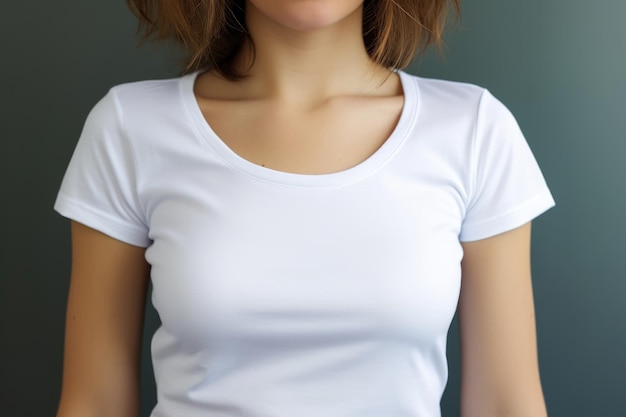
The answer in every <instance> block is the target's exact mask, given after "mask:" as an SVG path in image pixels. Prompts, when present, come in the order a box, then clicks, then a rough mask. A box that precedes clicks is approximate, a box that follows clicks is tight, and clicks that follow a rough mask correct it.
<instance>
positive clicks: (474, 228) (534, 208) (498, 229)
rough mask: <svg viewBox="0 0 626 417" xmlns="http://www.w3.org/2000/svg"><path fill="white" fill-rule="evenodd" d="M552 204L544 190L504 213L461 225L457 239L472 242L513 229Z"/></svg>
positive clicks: (549, 196)
mask: <svg viewBox="0 0 626 417" xmlns="http://www.w3.org/2000/svg"><path fill="white" fill-rule="evenodd" d="M554 205H555V202H554V199H553V198H552V195H551V194H550V192H547V191H546V192H544V193H541V194H538V195H536V196H535V197H533V198H532V199H530V200H528V201H526V202H525V203H523V204H521V205H519V206H517V207H516V208H514V209H513V210H510V211H509V212H507V213H505V214H504V215H501V216H498V217H495V218H491V219H486V220H482V221H479V222H475V223H472V224H465V225H463V230H462V232H461V234H460V235H459V241H461V242H472V241H475V240H481V239H486V238H489V237H492V236H495V235H498V234H500V233H504V232H507V231H509V230H512V229H515V228H516V227H520V226H522V225H523V224H525V223H527V222H529V221H531V220H533V219H534V218H536V217H537V216H539V215H540V214H542V213H544V212H545V211H547V210H548V209H550V208H552V207H554Z"/></svg>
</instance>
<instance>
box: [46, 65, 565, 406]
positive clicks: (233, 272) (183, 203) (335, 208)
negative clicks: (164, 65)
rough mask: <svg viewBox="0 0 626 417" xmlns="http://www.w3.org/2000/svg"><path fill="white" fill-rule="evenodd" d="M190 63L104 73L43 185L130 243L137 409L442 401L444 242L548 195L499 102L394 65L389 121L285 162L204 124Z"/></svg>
mask: <svg viewBox="0 0 626 417" xmlns="http://www.w3.org/2000/svg"><path fill="white" fill-rule="evenodd" d="M197 74H198V73H193V74H189V75H186V76H184V77H181V78H176V79H170V80H158V81H144V82H137V83H129V84H124V85H120V86H117V87H115V88H113V89H111V90H110V92H109V93H108V94H107V95H106V96H105V97H104V98H103V99H102V100H101V101H100V102H99V103H98V104H97V105H96V106H95V108H94V109H93V110H92V112H91V113H90V115H89V117H88V118H87V121H86V123H85V127H84V130H83V133H82V135H81V137H80V140H79V142H78V145H77V147H76V150H75V153H74V155H73V157H72V160H71V162H70V164H69V167H68V169H67V172H66V174H65V177H64V179H63V183H62V186H61V189H60V192H59V194H58V197H57V200H56V203H55V209H56V210H57V211H58V212H59V213H61V214H62V215H64V216H66V217H69V218H71V219H74V220H76V221H78V222H81V223H84V224H86V225H88V226H90V227H93V228H95V229H98V230H100V231H102V232H103V233H106V234H107V235H110V236H112V237H114V238H116V239H119V240H122V241H124V242H127V243H130V244H132V245H138V246H142V247H146V248H147V251H146V258H147V260H148V261H149V263H150V264H151V265H152V283H153V298H152V301H153V303H154V306H155V308H156V310H157V311H158V313H159V316H160V318H161V321H162V325H161V326H160V327H159V329H158V330H157V331H156V333H155V335H154V337H153V340H152V356H153V363H154V371H155V378H156V385H157V396H158V404H157V405H156V407H155V408H154V410H153V411H152V417H204V416H211V417H294V416H297V417H321V416H323V417H383V416H384V417H438V416H440V405H439V402H440V399H441V395H442V393H443V390H444V387H445V384H446V379H447V364H446V356H445V355H446V335H447V332H448V328H449V326H450V322H451V320H452V317H453V315H454V312H455V310H456V307H457V301H458V295H459V289H460V283H461V270H460V261H461V257H462V255H463V252H462V247H461V244H460V242H461V241H473V240H478V239H483V238H487V237H490V236H493V235H496V234H498V233H501V232H504V231H507V230H510V229H513V228H515V227H517V226H520V225H522V224H524V223H526V222H528V221H530V220H531V219H533V218H534V217H536V216H537V215H539V214H540V213H542V212H543V211H545V210H547V209H548V208H550V207H551V206H552V205H553V204H554V202H553V199H552V197H551V195H550V192H549V190H548V188H547V186H546V184H545V181H544V179H543V176H542V174H541V172H540V170H539V168H538V166H537V163H536V162H535V159H534V157H533V155H532V153H531V151H530V149H529V147H528V145H527V143H526V141H525V139H524V137H523V136H522V134H521V132H520V129H519V127H518V125H517V123H516V121H515V119H514V118H513V116H512V115H511V114H510V113H509V111H508V110H507V109H506V108H505V107H504V106H503V105H502V104H501V103H500V102H499V101H497V100H496V99H495V98H494V97H493V96H492V95H491V94H490V93H489V92H488V91H486V90H484V89H482V88H479V87H476V86H473V85H469V84H463V83H455V82H449V81H440V80H432V79H425V78H419V77H415V76H412V75H409V74H407V73H404V72H400V77H401V81H402V86H403V89H404V94H405V103H404V107H403V110H402V113H401V116H400V120H399V122H398V124H397V126H396V128H395V130H394V131H393V133H392V134H391V136H390V137H389V138H388V140H387V141H386V142H385V143H384V144H383V145H382V146H381V147H380V148H379V149H378V150H377V151H376V152H375V153H374V154H373V155H372V156H371V157H369V158H368V159H367V160H365V161H364V162H362V163H360V164H359V165H357V166H355V167H353V168H350V169H347V170H344V171H341V172H337V173H332V174H322V175H302V174H293V173H285V172H279V171H274V170H271V169H268V168H265V167H262V166H258V165H255V164H253V163H251V162H249V161H247V160H245V159H243V158H241V157H239V156H238V155H237V154H235V153H234V152H233V151H232V150H231V149H229V148H228V147H227V146H226V145H225V143H224V142H222V141H221V140H220V138H219V137H218V136H217V135H216V134H215V133H214V132H213V131H212V130H211V127H210V126H209V125H208V124H207V122H206V121H205V119H204V117H203V115H202V113H201V111H200V109H199V107H198V104H197V102H196V100H195V97H194V95H193V83H194V80H195V77H196V75H197Z"/></svg>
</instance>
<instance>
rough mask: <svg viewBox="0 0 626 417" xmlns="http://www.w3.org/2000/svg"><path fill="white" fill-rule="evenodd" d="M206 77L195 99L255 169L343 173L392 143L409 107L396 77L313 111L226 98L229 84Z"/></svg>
mask: <svg viewBox="0 0 626 417" xmlns="http://www.w3.org/2000/svg"><path fill="white" fill-rule="evenodd" d="M203 75H205V74H203ZM203 75H200V76H199V77H198V79H197V81H196V86H195V88H194V90H195V95H196V99H197V100H198V104H199V106H200V109H201V110H202V113H203V115H204V117H205V119H206V121H207V123H208V124H209V125H210V126H211V128H212V129H213V131H215V133H216V134H217V135H218V136H219V137H220V139H221V140H222V141H223V142H224V143H225V144H226V145H227V146H228V147H229V148H230V149H231V150H232V151H233V152H235V153H236V154H238V155H239V156H240V157H242V158H244V159H246V160H248V161H250V162H252V163H254V164H256V165H260V166H264V167H267V168H270V169H274V170H277V171H283V172H290V173H296V174H327V173H333V172H339V171H343V170H346V169H348V168H351V167H354V166H356V165H358V164H359V163H361V162H363V161H364V160H366V159H367V158H368V157H370V156H371V155H372V154H374V153H375V152H376V150H377V149H378V148H380V146H381V145H382V144H383V143H384V142H385V141H386V140H387V138H388V137H389V135H390V134H391V132H392V131H393V130H394V128H395V126H396V124H397V122H398V119H399V117H400V114H401V112H402V107H403V104H404V96H403V92H402V87H401V83H400V80H399V77H398V75H397V74H395V73H394V74H392V75H391V77H393V78H390V79H389V80H388V81H387V82H386V83H385V85H384V87H381V89H380V91H378V92H377V93H376V94H371V95H353V96H338V97H332V98H330V99H328V100H326V101H325V102H324V103H322V104H320V105H318V106H316V107H314V108H310V109H299V108H294V106H289V105H287V104H285V103H281V102H280V101H279V100H276V99H272V98H260V99H259V98H253V99H246V98H244V99H241V98H237V99H230V98H224V97H223V96H224V94H220V90H222V91H223V90H224V87H225V85H224V84H223V83H224V82H222V85H219V83H216V82H215V80H216V78H215V77H211V76H206V77H203ZM211 84H214V87H216V88H212V87H213V86H212V85H211ZM216 84H217V85H216ZM212 91H217V94H211V92H212ZM220 95H222V97H220Z"/></svg>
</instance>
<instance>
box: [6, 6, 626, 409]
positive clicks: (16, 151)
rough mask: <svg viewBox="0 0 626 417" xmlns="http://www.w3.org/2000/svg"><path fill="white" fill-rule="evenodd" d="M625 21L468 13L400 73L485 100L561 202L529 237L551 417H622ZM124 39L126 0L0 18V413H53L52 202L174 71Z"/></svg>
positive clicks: (618, 17) (523, 9) (56, 275)
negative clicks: (93, 147)
mask: <svg viewBox="0 0 626 417" xmlns="http://www.w3.org/2000/svg"><path fill="white" fill-rule="evenodd" d="M625 22H626V1H625V0H594V1H593V2H591V1H587V0H526V1H511V0H475V1H466V2H465V3H464V7H463V18H462V21H461V24H460V25H459V26H458V27H457V28H456V29H455V30H453V31H450V32H448V35H447V43H446V48H445V50H444V59H441V58H440V57H439V56H438V54H436V53H432V52H431V53H428V54H427V55H426V56H425V57H424V58H423V59H422V60H420V61H418V62H416V64H415V65H413V66H412V67H411V68H410V69H409V71H410V72H412V73H416V74H420V75H423V76H429V77H437V78H446V79H451V80H459V81H467V82H472V83H476V84H479V85H482V86H484V87H487V88H489V89H490V90H491V92H492V93H493V94H494V95H495V96H496V97H498V98H499V99H500V100H501V101H503V102H504V103H505V104H506V105H507V106H508V107H509V108H510V109H511V110H512V112H513V113H514V114H515V116H516V117H517V119H518V122H519V124H520V125H521V127H522V130H523V131H524V132H525V134H526V137H527V139H528V142H529V143H530V145H531V148H532V149H533V151H534V153H535V156H536V158H537V159H538V161H539V163H540V165H541V167H542V169H543V172H544V175H545V177H546V179H547V181H548V184H549V185H550V187H551V189H552V192H553V194H554V197H555V199H556V201H557V207H556V208H554V209H552V210H550V211H549V212H547V213H546V214H545V215H543V216H541V217H540V218H539V219H538V220H537V221H536V222H535V224H534V237H533V245H534V246H533V274H534V289H535V299H536V315H537V328H538V343H539V356H540V365H541V373H542V380H543V386H544V391H545V396H546V400H547V404H548V409H549V412H550V416H551V417H572V416H584V417H624V416H626V403H625V401H624V398H625V396H626V262H625V258H626V253H625V249H626V245H625V244H624V236H626V221H625V220H624V215H625V214H626V164H625V163H624V159H625V157H626V103H625V100H626V46H625V45H626V24H625ZM135 31H136V27H135V20H134V18H133V17H132V16H131V15H130V13H129V12H128V11H127V9H126V7H125V4H124V1H122V0H118V1H78V0H61V1H43V0H32V1H13V2H8V1H3V2H2V5H1V6H0V47H1V48H0V54H1V61H0V105H1V107H0V118H1V119H0V146H1V148H0V175H1V177H0V178H1V183H0V184H1V189H0V192H1V193H0V198H1V199H2V200H1V202H2V204H0V210H1V213H0V214H1V217H0V233H1V234H0V236H1V245H2V246H1V248H0V249H1V250H0V256H1V258H0V261H1V264H0V266H1V269H0V278H1V288H0V303H1V304H0V305H1V311H0V313H1V314H0V317H1V322H0V325H1V336H0V337H1V339H0V358H1V363H0V378H1V380H0V383H1V389H0V404H1V407H2V411H1V414H2V415H3V416H11V417H22V416H53V415H54V412H55V409H56V406H57V401H58V397H59V392H60V383H61V367H62V348H63V327H64V313H65V302H66V297H67V289H68V282H69V266H70V242H69V222H68V221H67V220H65V219H63V218H62V217H60V216H59V215H57V214H56V213H55V212H54V211H53V210H52V204H53V202H54V198H55V195H56V192H57V190H58V187H59V184H60V181H61V178H62V176H63V173H64V172H65V168H66V166H67V163H68V161H69V159H70V156H71V154H72V151H73V149H74V146H75V144H76V141H77V139H78V136H79V133H80V130H81V128H82V124H83V122H84V119H85V117H86V115H87V113H88V111H89V110H90V109H91V107H92V106H93V105H94V104H95V103H96V102H97V101H98V100H99V99H100V98H101V97H102V96H103V95H104V94H105V93H106V91H107V90H108V88H110V87H111V86H113V85H115V84H118V83H122V82H127V81H134V80H141V79H148V78H163V77H172V76H176V75H177V73H178V68H179V67H178V60H177V55H176V53H175V52H173V50H172V49H168V48H160V49H159V48H155V47H154V46H150V45H148V46H144V47H141V48H139V49H138V48H137V47H136V36H135V35H136V33H135ZM157 325H158V317H157V315H156V313H155V312H154V311H153V310H152V309H151V307H149V308H148V315H147V321H146V329H145V338H144V339H145V341H144V353H145V354H144V359H143V365H142V375H143V377H142V382H143V387H142V392H143V397H142V416H143V417H146V416H148V415H149V412H150V409H151V407H152V405H153V404H154V401H155V396H154V382H153V379H152V369H151V367H150V357H149V350H148V346H149V345H148V343H149V338H150V336H151V334H152V332H153V331H154V329H155V328H156V326H157ZM449 342H450V343H449V359H450V380H449V386H448V389H447V391H446V393H445V395H444V398H443V401H442V408H443V412H444V416H445V417H454V416H458V396H459V393H458V382H459V375H458V365H459V364H458V346H457V342H458V338H457V333H456V329H455V326H453V328H452V331H451V333H450V340H449ZM103 360H105V358H103ZM294 417H297V416H294ZM320 417H322V416H320ZM380 417H384V416H380Z"/></svg>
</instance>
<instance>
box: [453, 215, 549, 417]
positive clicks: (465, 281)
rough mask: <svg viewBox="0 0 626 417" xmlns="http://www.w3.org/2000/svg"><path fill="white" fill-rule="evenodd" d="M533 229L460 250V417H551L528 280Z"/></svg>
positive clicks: (483, 241) (512, 231)
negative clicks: (543, 384)
mask: <svg viewBox="0 0 626 417" xmlns="http://www.w3.org/2000/svg"><path fill="white" fill-rule="evenodd" d="M530 230H531V226H530V223H527V224H525V225H524V226H521V227H519V228H516V229H514V230H511V231H508V232H505V233H502V234H499V235H496V236H494V237H490V238H487V239H483V240H478V241H475V242H466V243H463V249H464V256H463V261H462V268H463V277H462V284H461V295H460V300H459V326H460V338H461V416H462V417H546V416H547V411H546V406H545V402H544V398H543V392H542V389H541V382H540V378H539V366H538V361H537V338H536V330H535V314H534V303H533V292H532V282H531V272H530V233H531V232H530Z"/></svg>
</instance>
